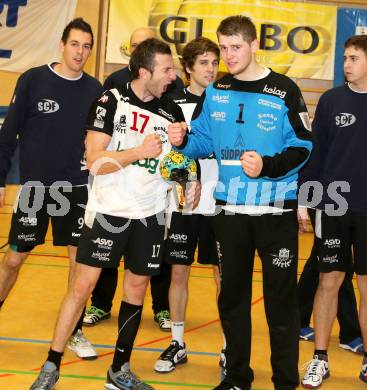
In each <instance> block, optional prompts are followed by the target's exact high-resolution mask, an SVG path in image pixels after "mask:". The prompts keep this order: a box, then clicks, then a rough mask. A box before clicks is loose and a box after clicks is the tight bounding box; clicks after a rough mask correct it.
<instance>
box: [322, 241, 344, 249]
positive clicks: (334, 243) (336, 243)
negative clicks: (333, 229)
mask: <svg viewBox="0 0 367 390" xmlns="http://www.w3.org/2000/svg"><path fill="white" fill-rule="evenodd" d="M324 245H325V246H327V247H328V248H329V249H332V248H340V240H339V239H338V238H329V239H326V240H325V241H324Z"/></svg>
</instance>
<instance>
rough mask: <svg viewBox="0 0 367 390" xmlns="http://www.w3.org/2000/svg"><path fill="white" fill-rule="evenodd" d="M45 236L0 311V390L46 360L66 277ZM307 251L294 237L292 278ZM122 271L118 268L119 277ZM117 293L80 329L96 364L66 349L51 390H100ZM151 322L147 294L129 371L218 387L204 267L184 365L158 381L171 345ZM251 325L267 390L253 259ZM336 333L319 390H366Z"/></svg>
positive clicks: (193, 289)
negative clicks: (104, 312) (157, 366)
mask: <svg viewBox="0 0 367 390" xmlns="http://www.w3.org/2000/svg"><path fill="white" fill-rule="evenodd" d="M15 193H16V187H15V186H9V187H8V188H7V200H6V203H7V205H6V206H5V207H4V208H3V209H0V246H2V245H4V244H5V243H6V242H7V235H8V231H9V224H10V217H11V204H12V203H13V200H14V197H15ZM50 238H51V236H50V234H48V237H47V242H46V243H45V245H42V246H39V247H37V248H36V249H35V250H34V251H33V253H32V254H31V255H30V257H29V258H28V260H27V262H26V263H25V265H24V266H23V268H22V270H21V273H20V275H19V279H18V282H17V284H16V286H15V288H14V289H13V291H12V292H11V294H10V296H9V297H8V299H7V300H6V302H5V304H4V306H3V308H2V310H1V311H0V389H1V390H10V389H11V390H28V389H29V387H30V385H31V383H32V382H33V381H34V379H35V378H36V375H37V371H38V370H39V368H40V367H41V365H42V364H43V362H44V360H45V357H46V355H47V351H48V348H49V342H50V339H51V337H52V332H53V326H54V323H55V319H56V315H57V311H58V308H59V304H60V301H61V299H62V297H63V295H64V293H65V288H66V284H67V275H68V259H67V257H66V251H65V250H64V249H63V248H55V247H53V246H52V241H50ZM311 245H312V234H311V233H306V234H304V235H302V236H301V237H300V261H299V272H300V271H301V270H302V267H303V265H304V262H305V260H306V259H307V257H308V254H309V251H310V247H311ZM5 249H6V248H5ZM5 249H3V250H1V252H4V251H5ZM0 256H2V254H0ZM122 272H123V270H122V268H121V269H120V276H121V273H122ZM121 280H122V278H121V277H120V281H121ZM121 288H122V286H121V283H119V286H118V290H117V293H116V297H115V301H114V306H113V309H112V317H111V319H109V320H107V321H104V322H103V323H102V324H100V325H97V326H95V327H93V328H85V329H84V331H85V334H86V335H87V337H88V338H89V340H91V341H92V342H93V344H94V345H95V346H96V349H97V350H98V353H99V358H98V359H97V360H95V361H82V360H79V359H77V358H76V356H75V355H74V353H72V352H71V351H69V350H67V351H66V353H65V356H64V359H63V364H62V368H61V378H60V380H59V382H58V384H57V386H56V389H57V390H71V389H77V390H95V389H103V388H104V386H103V384H104V380H105V376H106V370H107V368H108V366H109V365H110V363H111V359H112V355H113V346H114V342H115V337H116V333H117V313H118V309H119V302H120V300H121ZM152 317H153V316H152V310H151V297H150V294H147V297H146V301H145V305H144V313H143V320H142V324H141V327H140V331H139V333H138V337H137V340H136V347H135V350H134V352H133V355H132V362H131V366H132V369H133V370H134V371H136V373H137V374H138V375H139V376H140V377H141V378H143V379H144V380H145V381H147V382H148V383H150V384H151V385H153V386H154V387H155V388H156V389H157V390H170V389H177V390H179V389H190V388H191V389H200V388H203V389H205V388H207V389H211V388H213V387H214V386H215V385H217V384H218V383H219V382H220V369H219V366H218V359H219V356H218V352H219V351H220V349H221V342H222V337H221V332H220V325H219V320H218V313H217V309H216V303H215V284H214V280H213V277H212V270H211V268H210V267H206V266H200V265H198V264H197V263H194V265H193V267H192V271H191V277H190V298H189V304H188V308H187V316H186V318H187V320H186V335H185V341H186V344H187V347H188V351H189V362H188V363H187V364H185V365H183V366H179V367H178V368H177V369H176V370H175V371H173V372H172V373H169V374H163V375H162V374H158V373H155V372H154V371H153V365H154V362H155V360H156V359H157V358H158V356H159V354H160V352H161V351H162V350H163V349H164V348H166V347H167V345H168V343H169V341H170V333H164V332H161V331H160V330H159V328H158V326H157V324H155V323H154V321H153V318H152ZM252 319H253V339H252V367H253V369H254V371H255V381H254V383H253V389H254V390H265V389H266V390H268V389H269V390H270V389H272V388H273V386H272V382H271V379H270V378H271V368H270V363H269V359H270V349H269V337H268V331H267V325H266V321H265V314H264V308H263V295H262V275H261V264H260V261H259V259H256V263H255V273H254V281H253V308H252ZM337 335H338V328H337V323H336V324H335V326H334V329H333V334H332V338H331V342H330V348H329V356H330V365H331V378H330V379H328V380H327V381H326V382H325V383H324V385H323V386H322V388H323V389H325V390H345V389H348V390H359V389H361V390H362V389H366V388H367V387H366V384H364V383H362V382H360V381H359V380H358V375H359V370H360V365H361V357H360V356H358V355H355V354H353V353H350V352H346V351H344V350H341V349H340V348H339V346H338V337H337ZM300 351H301V353H300V368H301V366H302V364H303V363H304V362H306V361H307V360H309V359H310V358H311V357H312V352H313V344H312V343H309V342H305V341H302V342H301V348H300Z"/></svg>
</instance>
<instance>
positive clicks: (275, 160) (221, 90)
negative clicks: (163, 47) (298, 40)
mask: <svg viewBox="0 0 367 390" xmlns="http://www.w3.org/2000/svg"><path fill="white" fill-rule="evenodd" d="M217 36H218V41H219V48H220V51H221V57H222V60H223V61H224V63H225V64H226V66H227V68H228V71H229V74H228V75H226V76H224V77H223V78H221V79H219V80H218V81H216V82H215V83H214V84H213V85H209V87H208V88H207V89H206V91H205V99H204V101H203V103H202V110H201V113H200V114H199V116H198V117H197V118H195V119H194V120H193V121H191V132H190V133H189V134H186V125H185V124H182V123H175V124H173V125H171V126H170V127H169V129H168V135H169V139H170V141H171V143H172V144H173V145H176V146H177V147H178V148H179V149H181V150H182V152H183V153H184V154H187V155H189V156H190V157H193V158H197V157H203V156H208V155H210V154H212V153H213V152H214V153H215V156H216V159H217V161H218V168H219V183H218V185H217V187H216V190H215V192H214V197H215V198H216V200H217V203H218V204H222V205H223V207H222V211H221V212H220V213H219V214H218V215H216V216H215V218H214V228H215V237H216V240H217V246H218V255H219V264H220V272H221V292H220V295H219V304H218V306H219V313H220V318H221V322H222V327H223V331H224V334H225V337H226V341H227V348H226V372H227V373H226V377H225V379H224V380H223V381H222V382H221V383H220V384H219V385H218V386H217V387H215V389H218V390H219V389H220V390H229V389H238V390H249V389H250V388H251V383H252V381H253V378H254V375H253V371H252V369H251V368H250V352H251V296H252V272H253V264H254V255H255V250H256V249H257V251H258V253H259V256H260V258H261V261H262V269H263V289H264V300H265V311H266V317H267V321H268V325H269V332H270V344H271V364H272V368H273V377H272V380H273V383H274V386H275V389H276V390H294V389H295V388H296V387H297V386H298V383H299V377H298V332H299V320H298V310H297V290H296V288H297V263H298V262H297V260H298V224H297V215H296V211H295V209H296V207H297V194H296V191H297V176H298V175H297V172H298V170H299V169H300V168H301V167H302V166H303V164H304V163H305V162H306V160H307V158H308V156H309V153H310V150H311V147H312V143H311V141H310V132H309V131H308V130H307V128H306V126H307V125H308V121H307V120H308V114H307V109H306V107H305V104H304V101H303V99H302V95H301V92H300V90H299V88H298V87H297V86H296V85H295V83H294V82H293V81H292V80H290V79H289V78H288V77H286V76H283V75H281V74H278V73H275V72H273V71H272V70H270V69H267V68H264V67H263V66H261V65H260V64H259V63H258V62H257V61H256V57H255V53H256V50H257V49H258V47H259V43H258V40H257V38H256V29H255V26H254V24H253V22H252V21H251V19H249V18H248V17H246V16H242V15H241V16H230V17H228V18H226V19H224V20H223V21H222V22H221V23H220V25H219V27H218V29H217Z"/></svg>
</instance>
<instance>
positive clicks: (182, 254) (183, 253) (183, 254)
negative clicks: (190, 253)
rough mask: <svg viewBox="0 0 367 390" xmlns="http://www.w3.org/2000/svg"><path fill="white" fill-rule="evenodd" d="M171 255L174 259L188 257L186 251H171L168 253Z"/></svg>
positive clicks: (185, 258)
mask: <svg viewBox="0 0 367 390" xmlns="http://www.w3.org/2000/svg"><path fill="white" fill-rule="evenodd" d="M169 255H170V256H171V257H175V258H176V259H182V260H187V259H188V257H187V255H186V251H172V252H170V254H169Z"/></svg>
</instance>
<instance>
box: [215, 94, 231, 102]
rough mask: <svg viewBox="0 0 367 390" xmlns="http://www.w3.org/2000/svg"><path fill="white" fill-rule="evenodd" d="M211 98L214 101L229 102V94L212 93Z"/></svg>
mask: <svg viewBox="0 0 367 390" xmlns="http://www.w3.org/2000/svg"><path fill="white" fill-rule="evenodd" d="M212 100H213V101H214V102H217V103H220V104H228V103H229V95H219V94H217V95H213V96H212Z"/></svg>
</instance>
